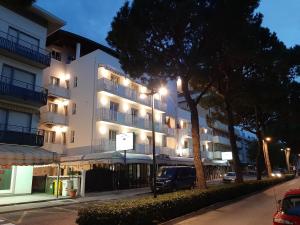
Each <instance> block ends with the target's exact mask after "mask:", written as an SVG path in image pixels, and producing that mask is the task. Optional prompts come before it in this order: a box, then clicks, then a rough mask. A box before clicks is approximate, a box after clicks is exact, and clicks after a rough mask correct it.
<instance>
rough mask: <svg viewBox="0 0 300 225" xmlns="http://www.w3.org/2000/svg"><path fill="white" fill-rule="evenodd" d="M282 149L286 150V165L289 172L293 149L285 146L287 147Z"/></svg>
mask: <svg viewBox="0 0 300 225" xmlns="http://www.w3.org/2000/svg"><path fill="white" fill-rule="evenodd" d="M281 151H284V155H285V162H286V167H287V170H288V172H290V154H291V149H290V148H285V149H281Z"/></svg>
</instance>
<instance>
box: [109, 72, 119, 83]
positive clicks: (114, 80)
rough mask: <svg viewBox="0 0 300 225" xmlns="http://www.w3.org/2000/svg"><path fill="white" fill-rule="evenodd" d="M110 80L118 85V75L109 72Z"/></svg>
mask: <svg viewBox="0 0 300 225" xmlns="http://www.w3.org/2000/svg"><path fill="white" fill-rule="evenodd" d="M110 80H111V82H112V83H113V85H118V84H119V77H118V76H116V75H114V74H111V77H110Z"/></svg>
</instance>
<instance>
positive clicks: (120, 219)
mask: <svg viewBox="0 0 300 225" xmlns="http://www.w3.org/2000/svg"><path fill="white" fill-rule="evenodd" d="M292 178H293V176H286V177H285V178H280V179H267V180H262V181H248V182H245V183H242V184H228V185H220V186H216V187H212V188H209V189H208V190H186V191H178V192H173V193H168V194H162V195H159V196H158V197H157V198H156V199H154V198H153V197H151V196H148V197H143V198H139V199H135V200H123V201H117V202H113V203H101V204H100V205H97V206H92V207H86V208H82V209H80V210H79V212H78V218H77V220H76V222H77V223H78V224H79V225H151V224H158V223H162V222H165V221H168V220H170V219H173V218H176V217H179V216H182V215H185V214H187V213H190V212H193V211H196V210H199V209H201V208H203V207H206V206H209V205H211V204H214V203H217V202H222V201H227V200H232V199H234V198H237V197H240V196H243V195H246V194H250V193H253V192H256V191H261V190H263V189H265V188H267V187H270V186H272V185H275V184H278V183H281V182H283V181H287V180H290V179H292Z"/></svg>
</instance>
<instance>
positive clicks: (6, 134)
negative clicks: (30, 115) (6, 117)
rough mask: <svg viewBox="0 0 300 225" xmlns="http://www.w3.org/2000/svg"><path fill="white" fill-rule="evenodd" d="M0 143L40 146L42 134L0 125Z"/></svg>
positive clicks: (20, 127)
mask: <svg viewBox="0 0 300 225" xmlns="http://www.w3.org/2000/svg"><path fill="white" fill-rule="evenodd" d="M0 143H6V144H18V145H30V146H42V145H43V143H44V132H43V131H42V130H38V129H32V128H29V127H22V126H17V125H11V124H0Z"/></svg>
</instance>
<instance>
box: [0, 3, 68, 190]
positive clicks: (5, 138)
mask: <svg viewBox="0 0 300 225" xmlns="http://www.w3.org/2000/svg"><path fill="white" fill-rule="evenodd" d="M62 25H63V21H61V20H60V19H58V18H56V17H55V16H53V15H51V14H50V13H48V12H46V11H44V10H43V9H40V8H39V7H37V6H30V7H28V8H23V9H20V8H19V7H16V6H14V5H12V4H10V3H9V1H3V2H1V3H0V73H1V74H0V171H1V173H0V195H1V194H25V193H31V185H32V179H33V176H32V175H33V165H39V164H46V163H51V162H53V161H54V158H55V157H54V155H53V153H51V152H47V151H45V150H43V149H41V147H42V145H43V142H44V141H43V140H44V133H43V131H42V130H39V129H38V124H39V119H40V112H39V108H40V107H43V106H44V105H46V102H47V97H48V91H47V89H46V88H44V87H43V83H42V78H43V77H42V71H43V69H45V68H46V67H48V66H49V65H50V52H48V51H47V50H46V38H47V36H48V35H50V34H51V33H53V32H55V31H56V30H57V29H59V28H60V27H61V26H62ZM24 165H26V166H24Z"/></svg>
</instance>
